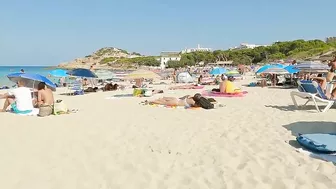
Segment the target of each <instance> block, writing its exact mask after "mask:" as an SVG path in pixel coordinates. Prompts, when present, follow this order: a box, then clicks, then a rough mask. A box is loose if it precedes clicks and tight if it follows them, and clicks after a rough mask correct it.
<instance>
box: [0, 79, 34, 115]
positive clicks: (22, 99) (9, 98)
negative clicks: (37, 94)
mask: <svg viewBox="0 0 336 189" xmlns="http://www.w3.org/2000/svg"><path fill="white" fill-rule="evenodd" d="M17 85H18V87H17V88H15V89H12V90H11V91H9V92H8V93H5V94H3V95H0V98H2V99H6V100H5V103H4V105H3V108H2V110H0V112H6V111H7V108H8V107H9V106H11V109H12V111H13V112H14V113H17V114H25V113H30V112H32V111H33V108H34V107H33V99H32V96H31V92H30V89H29V88H27V87H25V83H24V81H23V80H19V81H18V82H17Z"/></svg>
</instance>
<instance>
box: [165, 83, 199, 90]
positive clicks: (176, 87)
mask: <svg viewBox="0 0 336 189" xmlns="http://www.w3.org/2000/svg"><path fill="white" fill-rule="evenodd" d="M199 86H200V85H195V84H191V85H181V86H174V87H170V88H169V90H176V89H198V87H199Z"/></svg>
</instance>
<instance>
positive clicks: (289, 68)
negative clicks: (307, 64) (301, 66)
mask: <svg viewBox="0 0 336 189" xmlns="http://www.w3.org/2000/svg"><path fill="white" fill-rule="evenodd" d="M284 69H285V70H287V71H288V72H289V73H290V74H295V73H298V72H299V71H300V70H298V69H297V68H295V66H293V65H290V66H286V67H285V68H284Z"/></svg>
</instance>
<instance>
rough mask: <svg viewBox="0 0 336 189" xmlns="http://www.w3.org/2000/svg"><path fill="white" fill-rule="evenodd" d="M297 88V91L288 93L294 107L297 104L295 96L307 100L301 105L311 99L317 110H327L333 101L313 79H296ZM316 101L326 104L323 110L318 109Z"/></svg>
mask: <svg viewBox="0 0 336 189" xmlns="http://www.w3.org/2000/svg"><path fill="white" fill-rule="evenodd" d="M298 89H299V91H292V92H291V93H290V95H291V98H292V101H293V103H294V106H295V107H296V108H298V107H299V106H298V104H297V101H296V99H295V97H300V98H303V99H307V102H306V103H305V104H304V105H303V106H306V105H307V104H308V103H309V102H310V101H312V102H313V103H314V105H315V107H316V110H317V111H318V112H326V111H328V110H329V109H330V108H331V106H332V105H333V104H334V102H335V101H334V100H329V99H328V98H327V96H326V95H325V94H324V92H323V90H322V88H321V87H320V86H319V84H318V83H317V82H315V81H298ZM318 102H321V103H326V104H327V105H326V106H325V108H324V109H323V110H320V108H319V106H318Z"/></svg>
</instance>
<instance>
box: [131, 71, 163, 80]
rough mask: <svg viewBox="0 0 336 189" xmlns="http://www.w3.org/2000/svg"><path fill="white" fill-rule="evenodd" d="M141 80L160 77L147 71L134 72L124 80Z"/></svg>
mask: <svg viewBox="0 0 336 189" xmlns="http://www.w3.org/2000/svg"><path fill="white" fill-rule="evenodd" d="M141 78H144V79H154V78H160V76H159V75H158V74H156V73H154V72H152V71H149V70H136V71H134V72H131V73H130V74H128V75H127V76H125V79H141Z"/></svg>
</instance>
